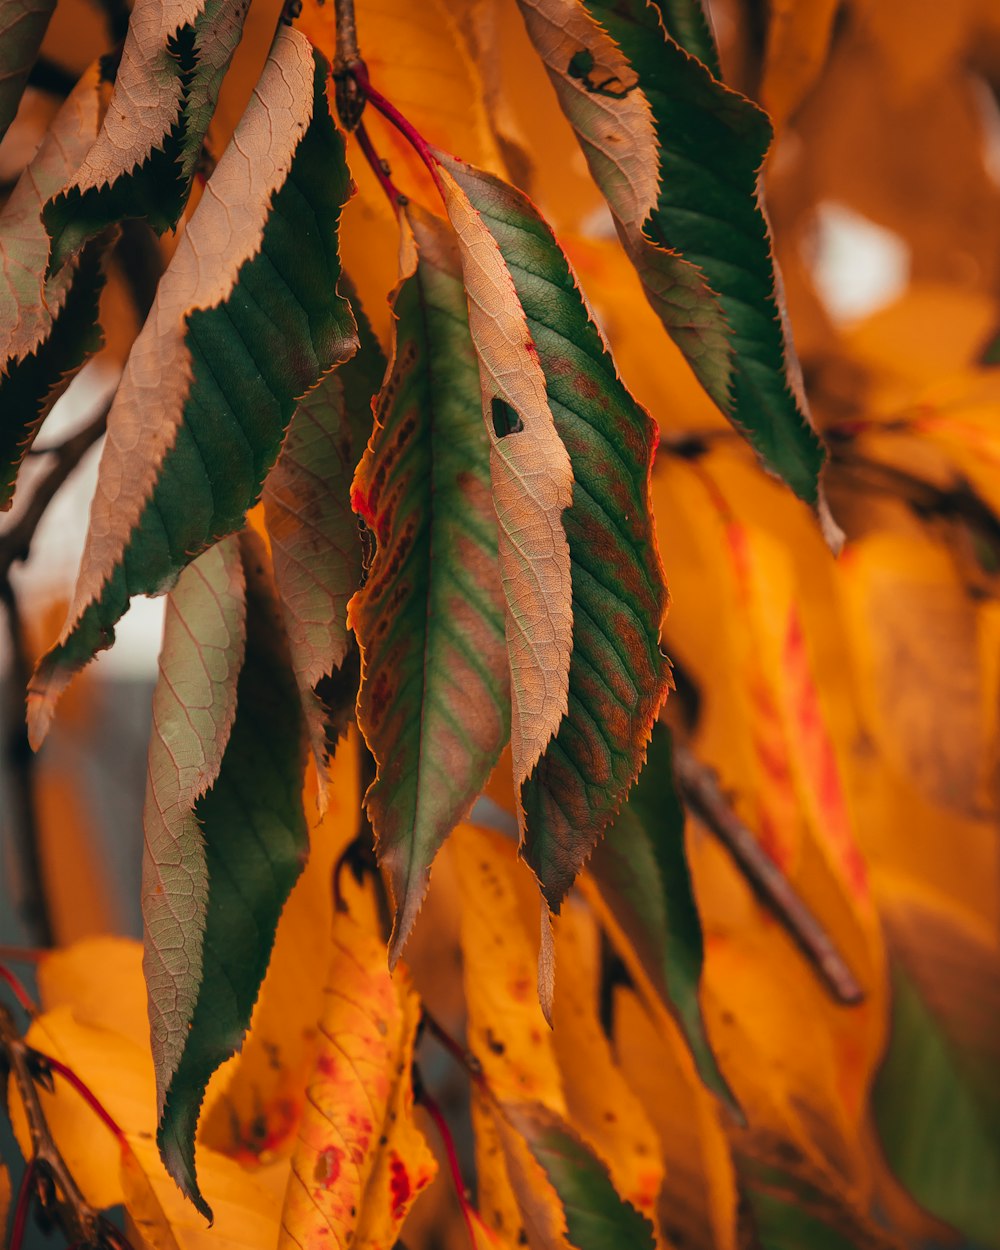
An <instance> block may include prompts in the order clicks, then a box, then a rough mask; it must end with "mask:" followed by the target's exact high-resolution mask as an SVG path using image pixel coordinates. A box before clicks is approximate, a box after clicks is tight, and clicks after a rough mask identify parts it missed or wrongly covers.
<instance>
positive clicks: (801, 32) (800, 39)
mask: <svg viewBox="0 0 1000 1250" xmlns="http://www.w3.org/2000/svg"><path fill="white" fill-rule="evenodd" d="M838 7H839V5H838V4H837V0H819V3H817V4H796V3H795V0H777V3H775V4H773V5H772V7H771V11H770V19H769V21H768V26H767V51H766V54H765V62H764V77H763V81H762V82H761V88H760V100H761V104H763V106H764V108H765V109H766V110H767V112H768V113H769V115H770V117H771V122H772V124H773V125H774V127H775V129H776V130H777V129H780V128H781V127H782V126H783V125H784V124H785V123H786V122H787V121H788V120H789V119H790V118H791V117H793V116H794V114H795V111H796V109H797V108H798V107H799V105H800V104H801V103H802V101H803V100H804V99H805V98H806V96H807V95H808V93H809V90H810V88H811V87H812V86H813V84H814V82H815V80H816V78H817V77H818V76H819V74H820V72H821V70H822V69H823V63H824V61H825V60H826V58H827V55H828V53H829V50H830V41H831V39H832V37H833V22H834V18H835V17H836V14H837V9H838ZM715 76H716V78H719V77H721V75H720V74H719V73H716V75H715Z"/></svg>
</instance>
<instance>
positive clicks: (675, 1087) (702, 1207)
mask: <svg viewBox="0 0 1000 1250" xmlns="http://www.w3.org/2000/svg"><path fill="white" fill-rule="evenodd" d="M614 1020H615V1049H616V1051H617V1053H618V1056H619V1060H620V1062H621V1065H622V1068H623V1070H624V1072H625V1075H626V1077H627V1079H628V1081H629V1082H630V1084H631V1086H632V1089H634V1091H635V1093H636V1095H638V1097H639V1098H640V1099H641V1101H642V1104H643V1106H644V1107H645V1108H646V1110H647V1111H648V1113H649V1115H650V1118H651V1119H652V1120H653V1123H654V1125H655V1128H656V1132H657V1134H658V1138H659V1146H660V1149H661V1151H662V1160H663V1165H664V1167H665V1169H666V1178H665V1181H664V1184H663V1189H662V1190H661V1192H660V1194H659V1202H658V1209H659V1217H660V1224H661V1227H662V1228H663V1231H664V1234H665V1235H666V1237H667V1239H668V1241H669V1242H670V1243H671V1244H672V1245H675V1246H684V1247H691V1248H692V1250H735V1248H736V1208H737V1200H738V1194H737V1188H736V1173H735V1169H734V1167H733V1161H732V1158H731V1156H730V1152H729V1145H728V1142H727V1141H726V1135H725V1132H724V1130H723V1128H722V1126H721V1124H720V1122H719V1106H718V1103H717V1102H716V1101H715V1099H714V1098H713V1097H712V1096H711V1094H709V1093H708V1092H707V1091H706V1089H705V1088H704V1086H703V1085H702V1084H701V1082H700V1080H699V1079H698V1075H697V1072H696V1071H695V1068H694V1063H693V1061H692V1059H691V1055H690V1052H689V1050H688V1048H687V1046H686V1045H685V1043H684V1039H683V1038H682V1037H681V1035H680V1033H679V1032H678V1029H677V1026H676V1025H675V1024H674V1022H673V1021H672V1020H671V1019H670V1018H669V1017H668V1016H666V1014H665V1013H663V1014H662V1015H657V1017H656V1020H655V1022H654V1019H653V1018H652V1017H651V1016H650V1015H648V1014H647V1013H646V1011H645V1010H644V1009H643V1006H642V1004H641V1003H640V1001H639V999H638V998H637V997H636V995H635V994H634V993H633V992H632V991H631V990H625V989H619V990H618V991H617V992H616V994H615V1003H614Z"/></svg>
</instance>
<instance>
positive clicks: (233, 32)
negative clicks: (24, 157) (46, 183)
mask: <svg viewBox="0 0 1000 1250" xmlns="http://www.w3.org/2000/svg"><path fill="white" fill-rule="evenodd" d="M248 6H249V0H136V5H135V8H134V9H133V10H132V17H131V20H130V22H129V27H128V33H127V35H126V37H125V44H124V47H123V49H122V56H121V62H120V64H119V66H118V70H117V73H116V76H115V89H114V94H113V95H112V97H111V101H110V103H109V105H108V110H107V113H106V115H105V118H104V124H103V126H102V127H101V131H100V134H99V135H98V136H97V139H96V141H95V143H94V145H93V147H92V148H91V149H90V151H89V152H88V153H87V156H86V158H85V159H84V160H83V162H82V163H81V164H80V166H79V168H78V169H77V170H76V172H75V174H74V176H73V178H72V180H71V181H69V182H68V183H67V184H66V186H65V187H64V188H63V189H62V190H61V191H60V193H59V194H58V195H55V196H54V198H53V199H51V200H50V201H49V203H48V204H47V205H46V207H45V224H46V226H47V227H48V230H49V234H50V235H51V238H52V259H51V267H52V269H53V270H57V269H58V268H59V267H60V266H61V265H62V264H63V263H64V261H65V260H66V258H67V257H68V256H70V255H71V254H72V253H73V252H75V251H77V250H78V249H79V248H80V247H82V245H83V244H84V242H85V241H86V240H87V239H90V238H93V236H94V235H95V234H98V233H99V232H100V231H101V230H103V229H104V228H105V227H106V226H108V225H110V224H112V223H113V222H116V221H120V220H121V219H122V218H123V217H142V218H145V219H146V220H147V221H148V222H149V224H150V225H151V226H152V227H153V228H154V229H155V230H157V231H158V232H161V233H162V232H163V231H164V230H169V229H172V228H173V227H174V226H175V225H176V224H177V221H178V219H179V217H180V215H181V211H182V209H183V208H184V205H185V203H186V202H187V197H188V193H189V191H190V189H191V180H192V178H193V177H194V173H195V168H196V166H197V164H198V161H199V159H200V157H201V149H202V143H203V141H204V138H205V133H206V131H207V130H208V125H209V122H210V121H211V120H212V114H213V113H214V111H215V103H216V100H217V98H218V94H219V88H220V87H221V85H222V79H223V77H224V75H225V72H226V70H227V69H228V68H229V62H230V61H231V60H232V56H233V53H234V52H235V51H236V47H237V45H238V43H239V41H240V36H241V34H242V31H243V19H244V17H245V16H246V11H247V8H248Z"/></svg>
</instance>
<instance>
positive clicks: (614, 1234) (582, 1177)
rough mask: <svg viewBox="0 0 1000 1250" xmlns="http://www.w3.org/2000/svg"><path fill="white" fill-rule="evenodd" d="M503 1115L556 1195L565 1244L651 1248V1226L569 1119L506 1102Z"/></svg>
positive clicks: (610, 1249)
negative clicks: (620, 1191) (563, 1219)
mask: <svg viewBox="0 0 1000 1250" xmlns="http://www.w3.org/2000/svg"><path fill="white" fill-rule="evenodd" d="M502 1114H503V1116H504V1118H505V1119H506V1120H507V1121H508V1122H509V1124H510V1125H511V1127H512V1128H513V1129H514V1131H515V1132H516V1133H518V1134H519V1135H520V1136H521V1137H522V1138H523V1140H524V1141H525V1142H526V1143H527V1146H528V1149H529V1150H530V1151H531V1154H532V1155H533V1156H534V1158H535V1159H536V1160H537V1162H538V1163H540V1164H541V1166H542V1168H543V1169H544V1171H545V1175H546V1176H547V1177H548V1180H549V1183H550V1184H551V1185H552V1187H553V1189H554V1190H555V1191H556V1193H557V1194H558V1195H559V1201H560V1202H561V1203H562V1206H563V1210H564V1211H565V1213H566V1231H567V1239H568V1241H569V1243H570V1245H572V1246H574V1247H575V1248H576V1250H621V1247H623V1246H629V1247H630V1248H631V1247H634V1248H635V1250H643V1248H644V1247H648V1250H653V1248H654V1246H655V1244H656V1243H655V1241H654V1238H653V1228H652V1225H651V1224H650V1223H649V1221H648V1220H647V1219H646V1218H645V1217H644V1216H642V1215H640V1214H639V1212H638V1211H637V1210H636V1209H635V1207H633V1206H632V1205H631V1203H628V1202H626V1201H625V1200H624V1199H623V1198H622V1197H621V1196H620V1195H619V1194H618V1192H617V1191H616V1190H615V1187H614V1185H613V1184H612V1183H611V1177H610V1176H609V1175H608V1170H607V1168H606V1167H605V1166H604V1164H603V1163H601V1161H600V1160H599V1159H598V1158H597V1156H596V1155H595V1154H594V1153H593V1152H592V1151H591V1150H590V1148H589V1147H588V1146H587V1145H586V1143H585V1142H584V1141H583V1140H582V1139H581V1138H580V1137H579V1135H578V1134H577V1133H575V1132H574V1131H573V1129H572V1128H571V1127H570V1125H569V1124H567V1123H566V1122H565V1121H564V1120H562V1119H561V1118H560V1117H559V1116H558V1115H556V1114H554V1113H553V1112H552V1111H550V1110H549V1109H548V1108H547V1107H543V1106H538V1105H533V1104H526V1103H521V1104H507V1105H505V1106H504V1107H503V1109H502Z"/></svg>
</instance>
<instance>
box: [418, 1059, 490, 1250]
mask: <svg viewBox="0 0 1000 1250" xmlns="http://www.w3.org/2000/svg"><path fill="white" fill-rule="evenodd" d="M413 1093H414V1097H415V1099H416V1101H417V1102H418V1103H419V1104H420V1106H421V1107H423V1109H424V1110H425V1111H426V1112H427V1114H428V1115H429V1116H430V1117H431V1119H432V1120H433V1121H434V1125H435V1127H436V1128H437V1131H438V1133H439V1134H440V1135H441V1141H442V1142H443V1144H444V1153H445V1156H446V1158H447V1160H448V1170H449V1172H451V1180H452V1184H453V1185H454V1186H455V1194H456V1196H457V1197H458V1205H459V1206H460V1207H461V1208H462V1218H463V1219H464V1220H465V1227H466V1228H467V1229H468V1230H469V1242H470V1244H471V1245H472V1250H475V1248H476V1230H475V1227H474V1226H473V1223H472V1211H471V1207H470V1204H469V1197H468V1187H467V1186H466V1184H465V1181H464V1179H463V1178H462V1168H461V1165H460V1164H459V1162H458V1151H457V1150H456V1149H455V1139H454V1137H453V1136H452V1134H451V1129H450V1128H449V1127H448V1121H447V1120H446V1119H445V1118H444V1112H443V1111H442V1110H441V1108H440V1107H439V1106H438V1104H437V1100H436V1099H435V1098H434V1097H433V1096H432V1095H431V1094H430V1093H429V1092H428V1090H427V1086H426V1085H425V1084H424V1081H423V1078H422V1077H421V1075H420V1069H419V1068H417V1067H414V1069H413Z"/></svg>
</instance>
